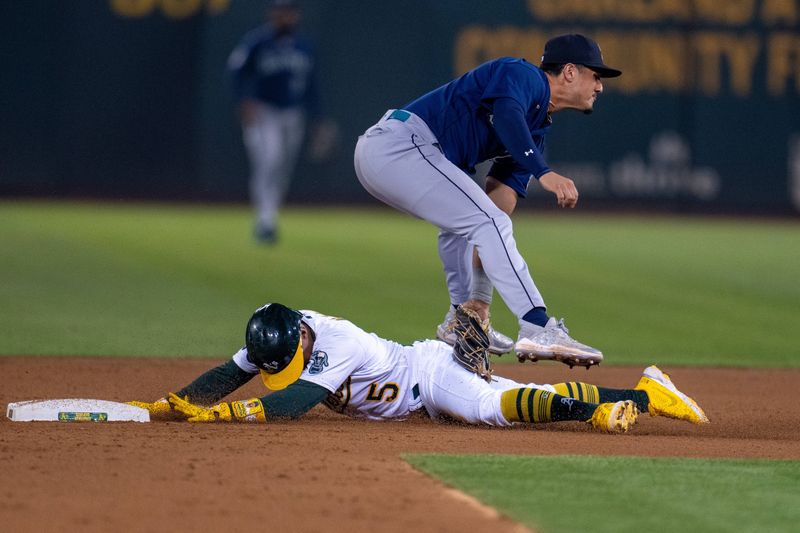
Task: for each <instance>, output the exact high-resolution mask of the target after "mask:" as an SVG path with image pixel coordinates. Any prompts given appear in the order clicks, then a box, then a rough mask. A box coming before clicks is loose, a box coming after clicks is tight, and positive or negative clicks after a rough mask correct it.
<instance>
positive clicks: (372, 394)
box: [367, 383, 400, 402]
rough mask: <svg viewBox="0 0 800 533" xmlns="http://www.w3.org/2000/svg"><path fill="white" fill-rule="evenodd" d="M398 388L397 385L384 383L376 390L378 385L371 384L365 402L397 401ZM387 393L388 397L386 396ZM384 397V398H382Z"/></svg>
mask: <svg viewBox="0 0 800 533" xmlns="http://www.w3.org/2000/svg"><path fill="white" fill-rule="evenodd" d="M399 392H400V387H398V386H397V383H386V384H385V385H384V386H382V387H380V388H378V383H372V384H371V385H370V386H369V390H368V391H367V400H368V401H371V402H393V401H395V400H396V399H397V394H398V393H399ZM387 393H388V395H387ZM384 396H386V397H385V398H384Z"/></svg>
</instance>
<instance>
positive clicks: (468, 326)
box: [448, 305, 492, 383]
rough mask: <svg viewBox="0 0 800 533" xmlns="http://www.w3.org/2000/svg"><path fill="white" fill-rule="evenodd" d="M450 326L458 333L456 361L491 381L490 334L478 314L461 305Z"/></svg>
mask: <svg viewBox="0 0 800 533" xmlns="http://www.w3.org/2000/svg"><path fill="white" fill-rule="evenodd" d="M448 327H449V328H450V329H452V330H453V332H454V333H455V334H456V342H455V344H454V345H453V358H454V359H455V360H456V362H457V363H458V364H459V365H461V366H463V367H464V368H466V369H467V370H469V371H470V372H475V373H476V374H478V375H479V376H480V377H482V378H483V379H485V380H486V381H488V382H490V383H491V381H492V368H491V361H490V360H489V335H488V334H487V332H486V329H487V328H486V327H484V322H483V321H482V320H481V319H480V317H479V316H478V314H477V313H476V312H475V311H473V310H472V309H467V308H464V307H462V306H460V305H459V306H458V307H457V308H456V312H455V316H454V318H453V321H452V322H450V324H449V326H448Z"/></svg>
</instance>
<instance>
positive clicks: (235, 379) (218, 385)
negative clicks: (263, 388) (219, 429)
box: [175, 350, 255, 404]
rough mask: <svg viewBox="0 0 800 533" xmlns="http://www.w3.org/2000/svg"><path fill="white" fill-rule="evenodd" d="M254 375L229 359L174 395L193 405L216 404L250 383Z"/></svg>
mask: <svg viewBox="0 0 800 533" xmlns="http://www.w3.org/2000/svg"><path fill="white" fill-rule="evenodd" d="M241 351H242V350H240V351H239V352H241ZM254 375H255V374H254V373H252V372H248V371H245V370H243V369H242V368H241V367H240V366H239V365H238V363H236V361H235V359H230V360H228V361H226V362H224V363H222V364H221V365H219V366H217V367H214V368H212V369H210V370H208V371H207V372H205V373H203V374H201V375H200V376H199V377H198V378H197V379H195V380H194V381H192V382H191V383H190V384H189V385H187V386H186V387H184V388H182V389H181V390H179V391H178V392H176V393H175V394H177V395H178V396H180V397H181V398H185V397H188V398H189V401H190V402H193V403H209V404H210V403H216V402H218V401H219V400H220V399H222V398H224V397H225V396H227V395H228V394H230V393H231V392H233V391H235V390H236V389H238V388H239V387H241V386H242V385H244V384H245V383H247V382H248V381H250V380H251V379H252V378H253V376H254Z"/></svg>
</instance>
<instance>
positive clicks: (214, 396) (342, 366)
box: [130, 303, 708, 433]
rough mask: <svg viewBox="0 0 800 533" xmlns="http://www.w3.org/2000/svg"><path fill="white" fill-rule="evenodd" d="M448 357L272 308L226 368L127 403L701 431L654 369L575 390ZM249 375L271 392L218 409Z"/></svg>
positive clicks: (162, 408) (169, 414) (274, 414)
mask: <svg viewBox="0 0 800 533" xmlns="http://www.w3.org/2000/svg"><path fill="white" fill-rule="evenodd" d="M486 344H487V343H485V342H484V343H483V344H482V349H483V350H485V348H486ZM452 351H453V348H452V347H451V346H448V345H447V344H445V343H444V342H441V341H438V340H427V341H419V342H415V343H414V344H413V345H411V346H403V345H401V344H398V343H396V342H394V341H390V340H386V339H383V338H381V337H379V336H378V335H375V334H374V333H367V332H366V331H364V330H363V329H361V328H359V327H358V326H356V325H355V324H353V323H352V322H349V321H347V320H344V319H341V318H335V317H331V316H327V315H323V314H321V313H317V312H315V311H310V310H301V311H296V310H294V309H290V308H288V307H286V306H284V305H281V304H279V303H272V304H267V305H265V306H263V307H261V308H259V309H257V310H256V311H255V312H254V313H253V315H252V316H251V317H250V320H249V321H248V323H247V327H246V329H245V346H244V347H243V348H241V349H240V350H239V351H238V352H236V354H234V356H233V358H232V359H230V360H228V361H227V362H225V363H223V364H221V365H219V366H217V367H215V368H212V369H210V370H209V371H207V372H205V373H204V374H202V375H201V376H199V377H198V378H197V379H195V380H194V381H193V382H192V383H190V384H189V385H187V386H186V387H184V388H182V389H181V390H179V391H178V392H177V393H176V394H171V395H169V399H167V398H162V399H160V400H157V401H155V402H153V403H145V402H130V403H131V404H133V405H137V406H139V407H143V408H146V409H147V410H148V411H150V413H151V414H153V415H154V417H155V418H159V417H161V418H174V417H175V415H177V414H178V413H183V415H184V416H185V417H187V418H188V419H189V421H190V422H269V421H270V420H271V419H274V418H285V417H288V418H297V417H300V416H302V415H303V414H304V413H306V412H307V411H309V410H310V409H311V408H312V407H314V406H315V405H317V404H319V403H321V402H324V404H325V405H326V406H327V407H329V408H331V409H333V410H334V411H337V412H340V413H343V414H348V415H350V416H355V417H360V418H367V419H371V420H388V419H403V418H407V417H408V416H409V415H410V414H411V413H412V412H415V411H421V410H423V409H424V412H427V414H428V415H429V416H430V417H431V418H437V417H439V416H440V415H447V416H449V417H452V418H455V419H456V420H459V421H462V422H466V423H469V424H487V425H491V426H510V425H513V424H516V423H543V422H557V421H567V420H574V421H585V422H588V423H589V424H590V425H591V426H592V427H593V428H595V429H597V430H600V431H606V432H613V433H620V432H625V431H627V430H628V429H629V427H630V426H631V425H632V424H634V423H635V421H636V418H637V416H638V412H639V411H642V412H649V413H650V414H651V415H653V416H666V417H670V418H676V419H681V420H686V421H689V422H693V423H695V424H700V423H706V422H708V419H707V418H706V416H705V413H703V410H702V409H701V408H700V407H699V406H698V405H697V404H696V403H695V402H694V400H692V399H691V398H689V397H688V396H686V395H684V394H683V393H681V392H680V391H678V389H677V388H676V387H675V385H674V384H673V383H672V381H671V380H670V378H669V376H667V375H666V374H664V373H663V372H661V371H660V370H659V369H658V368H656V367H654V366H651V367H648V368H647V369H646V370H645V372H644V375H643V376H642V378H641V379H640V381H639V383H638V384H637V386H636V387H635V388H634V389H608V388H603V387H597V386H595V385H590V384H588V383H580V382H569V383H559V384H556V385H536V384H533V383H528V384H520V383H517V382H515V381H512V380H510V379H506V378H502V377H498V376H491V379H489V380H488V381H487V380H484V379H482V378H480V377H478V376H477V375H476V374H474V373H472V372H469V371H468V370H465V369H464V368H463V367H462V366H460V365H459V364H458V363H457V362H456V361H455V360H454V359H453V357H451V356H450V354H451V352H452ZM256 375H260V376H261V380H262V381H263V383H264V385H265V386H266V387H267V388H268V389H271V390H274V391H275V392H273V393H271V394H268V395H266V396H263V397H261V398H251V399H247V400H238V401H232V402H223V403H216V402H219V401H220V400H221V399H222V398H224V397H225V396H227V395H228V394H230V393H232V392H233V391H235V390H236V389H238V388H239V387H241V386H242V385H244V384H245V383H247V382H248V381H250V380H251V379H252V378H253V377H255V376H256ZM212 404H215V405H212ZM207 406H208V407H207ZM175 411H177V412H175Z"/></svg>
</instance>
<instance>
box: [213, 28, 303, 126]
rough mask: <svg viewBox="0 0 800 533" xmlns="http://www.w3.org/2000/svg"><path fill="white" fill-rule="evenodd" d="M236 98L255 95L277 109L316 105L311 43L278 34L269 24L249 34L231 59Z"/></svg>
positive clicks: (291, 35) (293, 36)
mask: <svg viewBox="0 0 800 533" xmlns="http://www.w3.org/2000/svg"><path fill="white" fill-rule="evenodd" d="M228 69H229V70H230V71H231V74H232V76H233V85H234V87H233V90H234V95H235V97H236V100H237V101H239V100H242V99H243V98H253V99H256V100H260V101H262V102H264V103H266V104H270V105H272V106H275V107H278V108H289V107H298V106H303V107H306V108H307V110H308V111H309V112H310V113H311V114H312V115H313V114H314V112H315V110H316V108H317V92H316V86H315V81H314V55H313V51H312V47H311V44H310V43H309V42H308V41H307V40H305V39H304V38H302V37H300V36H298V35H295V34H289V35H277V34H276V33H275V32H274V31H273V30H272V29H271V28H269V27H268V26H262V27H260V28H257V29H255V30H252V31H250V32H249V33H247V34H246V35H245V36H244V38H243V39H242V41H241V43H239V45H238V46H237V47H236V49H235V50H234V51H233V52H232V53H231V56H230V58H229V59H228Z"/></svg>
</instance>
